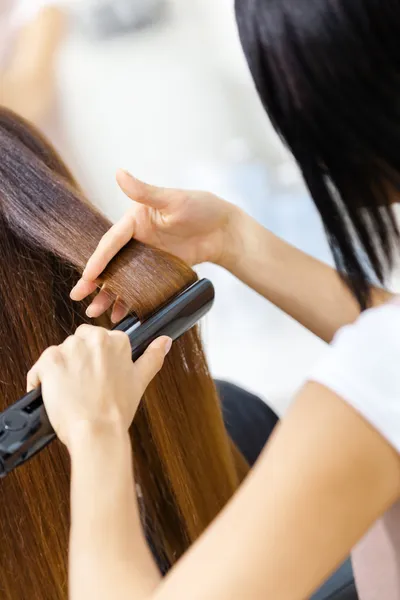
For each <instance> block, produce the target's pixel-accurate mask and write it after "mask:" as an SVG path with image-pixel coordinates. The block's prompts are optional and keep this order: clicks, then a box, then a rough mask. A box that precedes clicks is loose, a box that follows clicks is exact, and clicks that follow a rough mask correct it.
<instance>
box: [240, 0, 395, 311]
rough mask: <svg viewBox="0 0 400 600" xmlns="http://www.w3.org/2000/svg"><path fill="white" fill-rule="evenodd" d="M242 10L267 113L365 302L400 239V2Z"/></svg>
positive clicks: (279, 3)
mask: <svg viewBox="0 0 400 600" xmlns="http://www.w3.org/2000/svg"><path fill="white" fill-rule="evenodd" d="M236 13H237V20H238V25H239V31H240V37H241V41H242V45H243V48H244V51H245V54H246V57H247V60H248V63H249V66H250V70H251V73H252V75H253V78H254V81H255V83H256V87H257V90H258V93H259V95H260V98H261V100H262V102H263V104H264V107H265V108H266V110H267V112H268V114H269V116H270V118H271V120H272V122H273V124H274V126H275V127H276V129H277V131H278V132H279V133H280V135H281V136H282V138H283V139H284V141H285V142H286V144H287V145H288V147H289V148H290V150H291V151H292V152H293V154H294V156H295V158H296V160H297V162H298V164H299V166H300V169H301V171H302V174H303V177H304V179H305V181H306V183H307V185H308V187H309V189H310V192H311V195H312V197H313V199H314V202H315V204H316V206H317V208H318V211H319V212H320V215H321V217H322V219H323V222H324V225H325V227H326V230H327V233H328V236H329V241H330V244H331V247H332V249H333V252H334V256H335V260H336V262H337V265H338V267H339V269H340V271H341V272H342V273H343V274H344V275H347V276H349V277H350V280H351V285H352V287H353V289H354V291H355V292H356V293H357V296H358V298H359V300H360V301H361V303H365V301H366V299H367V282H368V279H369V276H368V274H371V272H372V273H373V275H374V276H376V277H377V278H378V279H379V280H380V281H382V280H383V279H384V276H385V274H386V272H387V269H388V267H390V266H391V261H392V252H393V245H394V243H397V242H398V232H397V229H396V226H395V223H394V219H393V215H392V209H391V207H390V206H389V205H390V204H391V203H392V202H394V201H396V200H397V196H398V194H397V192H396V189H400V152H399V146H400V43H399V40H400V4H399V3H398V1H397V0H385V1H384V2H382V1H381V0H323V1H321V0H236ZM380 207H381V208H380ZM351 235H352V236H353V237H352V238H351ZM366 259H368V260H366ZM368 263H369V264H368Z"/></svg>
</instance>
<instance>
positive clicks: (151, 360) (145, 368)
mask: <svg viewBox="0 0 400 600" xmlns="http://www.w3.org/2000/svg"><path fill="white" fill-rule="evenodd" d="M171 346H172V340H171V338H169V337H166V336H163V337H160V338H158V339H157V340H155V341H154V342H153V343H152V344H150V346H149V347H148V348H147V350H146V352H145V353H144V354H143V355H142V356H141V357H140V358H139V359H138V360H137V361H136V362H135V365H134V366H135V369H134V371H135V373H134V377H135V383H136V385H139V387H140V388H141V393H142V394H144V392H145V391H146V388H147V386H148V385H149V383H150V382H151V381H152V380H153V379H154V377H155V376H156V375H157V373H158V372H159V371H160V370H161V368H162V366H163V364H164V359H165V357H166V355H167V354H168V352H169V351H170V349H171Z"/></svg>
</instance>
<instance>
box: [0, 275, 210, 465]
mask: <svg viewBox="0 0 400 600" xmlns="http://www.w3.org/2000/svg"><path fill="white" fill-rule="evenodd" d="M213 302H214V287H213V285H212V283H211V282H210V281H208V279H201V280H200V281H198V282H196V283H194V284H193V285H192V286H190V287H189V288H187V289H186V290H184V291H183V292H181V293H180V294H179V295H178V296H177V297H175V298H173V299H172V300H171V301H170V302H168V303H167V304H166V305H165V306H163V307H161V308H160V309H159V310H158V311H157V312H156V313H155V314H154V315H152V316H151V317H149V318H148V319H147V320H145V321H143V322H142V323H141V322H140V321H139V320H138V319H137V318H136V317H134V316H129V317H127V318H126V319H125V320H124V321H122V322H121V323H120V324H119V325H117V327H115V330H118V331H124V332H125V333H126V334H127V335H128V337H129V341H130V343H131V348H132V360H137V359H138V358H139V357H140V356H141V355H142V354H143V353H144V352H145V350H146V349H147V347H148V346H149V345H150V344H151V343H152V342H153V341H154V340H155V339H156V338H158V337H160V336H162V335H167V336H169V337H170V338H172V339H173V340H176V339H178V338H179V337H180V336H181V335H182V334H183V333H185V332H186V331H188V330H189V329H191V327H193V326H194V325H195V324H196V323H197V322H198V321H199V319H201V318H202V317H203V316H204V315H205V314H206V313H207V312H208V311H209V310H210V308H211V306H212V304H213ZM55 437H56V434H55V433H54V431H53V428H52V427H51V425H50V422H49V419H48V417H47V414H46V411H45V408H44V404H43V399H42V395H41V389H40V387H38V388H37V389H35V390H32V391H31V392H29V394H26V395H25V396H24V397H23V398H21V399H20V400H18V401H17V402H16V403H15V404H13V405H12V406H10V407H9V408H7V409H6V410H5V411H4V412H3V413H0V477H5V476H6V475H8V473H10V472H11V471H13V469H15V468H16V467H18V466H19V465H22V464H23V463H25V462H26V461H27V460H29V459H30V458H32V456H34V455H35V454H37V453H38V452H40V451H41V450H43V448H45V447H46V446H47V445H48V444H49V443H50V442H51V441H53V440H54V438H55Z"/></svg>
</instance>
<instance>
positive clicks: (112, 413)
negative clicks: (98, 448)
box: [27, 325, 172, 450]
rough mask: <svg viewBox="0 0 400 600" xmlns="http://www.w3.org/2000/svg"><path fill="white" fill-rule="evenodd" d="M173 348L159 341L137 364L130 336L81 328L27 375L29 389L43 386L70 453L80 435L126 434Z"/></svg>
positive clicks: (57, 429)
mask: <svg viewBox="0 0 400 600" xmlns="http://www.w3.org/2000/svg"><path fill="white" fill-rule="evenodd" d="M171 343H172V341H171V339H170V338H168V337H161V338H158V339H157V340H155V341H154V342H153V343H152V344H151V345H150V346H149V347H148V349H147V350H146V352H145V353H144V354H143V356H141V357H140V358H139V359H138V360H137V361H136V362H134V363H133V362H132V353H131V347H130V344H129V339H128V336H127V335H126V334H124V333H122V332H120V331H107V330H105V329H102V328H101V327H93V326H91V325H82V326H81V327H78V329H77V330H76V333H75V335H72V336H70V337H69V338H67V339H66V341H65V342H64V343H63V344H61V345H60V346H53V347H52V348H48V349H47V350H45V352H44V353H43V354H42V356H41V357H40V358H39V360H38V362H37V363H36V364H35V365H34V366H33V367H32V369H31V371H30V372H29V373H28V378H27V389H28V391H30V390H32V389H34V388H36V387H38V386H39V384H41V386H42V395H43V401H44V404H45V407H46V411H47V414H48V416H49V419H50V422H51V424H52V426H53V429H54V431H55V432H56V434H57V436H58V437H59V438H60V440H61V441H62V442H63V443H64V444H65V445H66V446H67V447H68V449H69V450H71V446H72V445H73V441H74V436H75V435H79V433H80V432H81V431H82V430H84V431H89V432H91V431H92V432H93V433H96V432H100V433H101V432H102V431H110V430H113V431H116V432H117V433H118V434H120V435H123V434H124V433H126V432H127V431H128V429H129V427H130V426H131V424H132V421H133V418H134V416H135V413H136V411H137V408H138V406H139V403H140V400H141V398H142V396H143V394H144V392H145V390H146V388H147V386H148V385H149V383H150V382H151V380H152V379H153V378H154V377H155V376H156V374H157V373H158V371H159V370H160V369H161V367H162V365H163V362H164V357H165V355H166V354H167V353H168V352H169V349H170V348H171Z"/></svg>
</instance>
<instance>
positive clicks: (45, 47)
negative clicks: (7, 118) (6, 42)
mask: <svg viewBox="0 0 400 600" xmlns="http://www.w3.org/2000/svg"><path fill="white" fill-rule="evenodd" d="M64 28H65V15H64V13H63V12H62V11H61V10H59V9H57V8H56V7H45V8H43V9H42V10H41V11H39V13H38V15H37V16H36V17H35V19H33V20H32V22H30V23H29V24H27V25H26V26H25V27H24V28H23V29H22V30H21V31H20V32H19V34H18V36H17V39H16V41H15V47H14V49H13V53H12V57H11V61H10V63H9V64H8V65H7V68H6V70H5V71H4V72H3V73H1V97H0V101H1V104H2V105H3V106H6V107H7V108H10V109H12V110H14V112H16V113H18V114H19V115H21V116H22V117H24V118H25V119H27V120H29V121H32V122H33V123H36V124H37V125H41V124H42V122H43V120H44V119H45V118H46V117H47V115H48V114H49V111H50V110H51V108H52V106H53V102H54V93H55V82H54V60H55V57H56V53H57V50H58V49H59V47H60V44H61V41H62V39H63V34H64Z"/></svg>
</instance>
